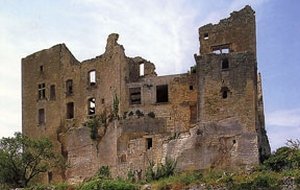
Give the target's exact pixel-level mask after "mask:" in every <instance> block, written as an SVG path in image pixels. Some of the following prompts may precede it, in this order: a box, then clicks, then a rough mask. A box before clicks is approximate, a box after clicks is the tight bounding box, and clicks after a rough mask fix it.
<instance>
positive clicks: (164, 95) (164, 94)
mask: <svg viewBox="0 0 300 190" xmlns="http://www.w3.org/2000/svg"><path fill="white" fill-rule="evenodd" d="M168 101H169V95H168V85H160V86H156V102H157V103H160V102H168Z"/></svg>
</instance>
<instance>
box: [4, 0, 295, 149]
mask: <svg viewBox="0 0 300 190" xmlns="http://www.w3.org/2000/svg"><path fill="white" fill-rule="evenodd" d="M247 4H249V5H251V6H252V8H253V9H254V10H255V11H256V21H257V26H256V28H257V48H258V49H257V50H258V53H257V54H258V65H259V70H260V72H261V73H262V76H263V90H264V101H265V115H266V125H267V132H268V136H269V139H270V143H271V146H272V149H273V150H274V149H276V148H277V147H279V146H283V145H284V144H285V142H286V139H289V138H293V139H295V138H300V88H299V86H300V85H299V81H300V74H299V73H300V61H299V60H300V53H298V51H299V50H300V22H299V18H300V13H299V11H298V9H299V7H300V1H297V0H286V1H282V0H218V1H217V0H212V1H206V0H151V1H150V0H149V1H146V0H144V1H142V0H130V1H129V0H127V1H126V0H114V1H113V0H110V1H107V0H65V1H61V0H44V1H40V0H31V1H26V0H0V137H2V136H11V135H13V133H14V132H15V131H20V130H21V58H22V57H25V56H27V55H29V54H31V53H34V52H36V51H39V50H41V49H46V48H49V47H51V46H53V45H55V44H58V43H65V44H66V45H67V46H68V48H69V49H70V50H71V51H72V52H73V54H74V55H75V57H76V58H77V59H78V60H80V61H82V60H85V59H89V58H92V57H95V56H97V55H100V54H102V53H103V52H104V48H105V43H106V38H107V36H108V34H110V33H113V32H117V33H119V34H120V39H119V43H120V44H122V45H123V46H124V47H125V52H126V54H127V55H128V56H132V57H133V56H137V55H139V56H142V57H144V58H146V59H148V60H150V61H152V62H153V63H155V64H156V68H157V72H158V74H159V75H164V74H173V73H182V72H186V71H187V70H188V68H189V67H190V66H192V65H194V64H195V62H194V58H193V54H194V53H198V50H199V42H198V33H197V31H198V28H199V27H200V26H202V25H204V24H207V23H210V22H212V23H217V22H218V21H219V20H220V19H222V18H225V17H228V16H229V14H230V12H232V11H234V10H240V9H241V8H243V7H244V6H245V5H247Z"/></svg>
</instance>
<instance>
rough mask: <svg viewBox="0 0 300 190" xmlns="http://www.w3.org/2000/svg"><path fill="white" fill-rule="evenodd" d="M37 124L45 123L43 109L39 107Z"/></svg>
mask: <svg viewBox="0 0 300 190" xmlns="http://www.w3.org/2000/svg"><path fill="white" fill-rule="evenodd" d="M39 124H40V125H42V124H45V109H39Z"/></svg>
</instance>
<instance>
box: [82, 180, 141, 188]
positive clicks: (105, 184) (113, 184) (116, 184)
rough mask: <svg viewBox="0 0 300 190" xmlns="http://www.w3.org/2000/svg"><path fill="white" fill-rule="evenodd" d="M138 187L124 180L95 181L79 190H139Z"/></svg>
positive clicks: (87, 183)
mask: <svg viewBox="0 0 300 190" xmlns="http://www.w3.org/2000/svg"><path fill="white" fill-rule="evenodd" d="M137 189H138V188H137V186H136V185H134V184H132V183H129V182H126V181H122V180H107V179H95V180H92V181H89V182H86V183H84V184H83V185H82V186H80V187H79V188H78V190H137Z"/></svg>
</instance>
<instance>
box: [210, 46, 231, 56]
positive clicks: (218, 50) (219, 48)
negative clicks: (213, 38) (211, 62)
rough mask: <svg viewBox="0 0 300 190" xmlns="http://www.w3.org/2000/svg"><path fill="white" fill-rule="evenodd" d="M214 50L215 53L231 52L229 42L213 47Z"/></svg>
mask: <svg viewBox="0 0 300 190" xmlns="http://www.w3.org/2000/svg"><path fill="white" fill-rule="evenodd" d="M211 49H212V52H213V53H215V54H228V53H229V52H230V49H229V44H223V45H218V46H212V47H211Z"/></svg>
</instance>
